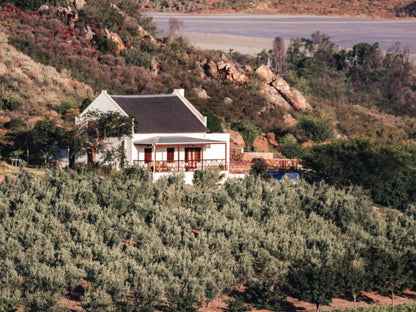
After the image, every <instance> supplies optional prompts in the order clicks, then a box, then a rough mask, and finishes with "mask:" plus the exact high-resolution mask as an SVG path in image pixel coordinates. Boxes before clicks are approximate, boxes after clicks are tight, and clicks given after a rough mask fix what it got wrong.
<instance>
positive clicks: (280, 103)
mask: <svg viewBox="0 0 416 312" xmlns="http://www.w3.org/2000/svg"><path fill="white" fill-rule="evenodd" d="M260 92H261V93H262V94H263V95H264V97H265V98H266V101H267V102H268V103H270V104H271V105H272V107H273V108H277V107H279V108H283V109H286V110H293V107H292V106H291V105H290V104H289V103H288V102H287V101H286V100H285V99H284V98H283V97H282V95H281V94H280V93H279V92H277V90H276V89H275V88H274V87H272V86H269V85H264V86H263V87H262V88H261V90H260Z"/></svg>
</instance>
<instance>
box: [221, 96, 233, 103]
mask: <svg viewBox="0 0 416 312" xmlns="http://www.w3.org/2000/svg"><path fill="white" fill-rule="evenodd" d="M222 101H223V103H224V104H226V105H231V104H233V100H232V99H231V98H229V97H225V98H224V100H222Z"/></svg>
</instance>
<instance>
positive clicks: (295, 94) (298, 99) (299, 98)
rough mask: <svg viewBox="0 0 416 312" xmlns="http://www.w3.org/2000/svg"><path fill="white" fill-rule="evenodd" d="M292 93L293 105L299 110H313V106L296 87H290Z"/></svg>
mask: <svg viewBox="0 0 416 312" xmlns="http://www.w3.org/2000/svg"><path fill="white" fill-rule="evenodd" d="M290 92H291V93H292V103H291V104H292V106H293V107H294V108H295V109H296V110H298V111H311V110H312V106H311V105H310V104H309V103H308V102H307V101H306V99H305V97H304V96H303V95H302V93H300V92H299V91H298V90H296V89H295V88H290Z"/></svg>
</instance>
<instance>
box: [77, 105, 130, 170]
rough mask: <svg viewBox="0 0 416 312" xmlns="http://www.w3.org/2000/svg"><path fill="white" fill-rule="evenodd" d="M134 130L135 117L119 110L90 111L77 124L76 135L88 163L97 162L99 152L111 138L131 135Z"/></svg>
mask: <svg viewBox="0 0 416 312" xmlns="http://www.w3.org/2000/svg"><path fill="white" fill-rule="evenodd" d="M132 132H133V119H132V118H130V117H128V116H123V115H121V114H120V113H118V112H112V111H110V112H105V113H102V112H98V111H93V112H88V113H87V114H85V115H84V116H83V119H82V121H81V123H80V124H79V125H78V126H77V129H76V135H77V136H78V137H79V138H80V139H81V142H82V143H81V144H82V147H83V149H84V151H85V152H86V153H87V157H88V163H89V164H93V165H94V164H95V163H96V161H97V153H98V152H99V151H100V150H101V149H102V148H103V147H104V146H105V144H106V143H107V140H108V139H109V138H118V139H121V138H122V137H125V136H127V137H130V136H131V135H132Z"/></svg>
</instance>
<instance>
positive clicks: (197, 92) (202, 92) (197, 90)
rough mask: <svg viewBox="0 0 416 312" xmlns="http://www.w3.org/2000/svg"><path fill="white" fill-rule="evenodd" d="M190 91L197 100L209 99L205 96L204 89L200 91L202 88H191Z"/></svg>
mask: <svg viewBox="0 0 416 312" xmlns="http://www.w3.org/2000/svg"><path fill="white" fill-rule="evenodd" d="M192 90H193V91H194V92H195V94H196V96H197V97H198V98H200V99H209V98H211V97H210V96H209V95H208V94H207V91H205V89H202V88H193V89H192Z"/></svg>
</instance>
